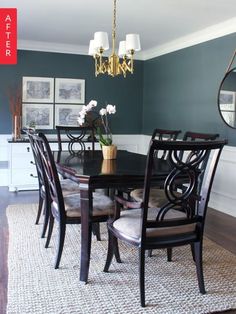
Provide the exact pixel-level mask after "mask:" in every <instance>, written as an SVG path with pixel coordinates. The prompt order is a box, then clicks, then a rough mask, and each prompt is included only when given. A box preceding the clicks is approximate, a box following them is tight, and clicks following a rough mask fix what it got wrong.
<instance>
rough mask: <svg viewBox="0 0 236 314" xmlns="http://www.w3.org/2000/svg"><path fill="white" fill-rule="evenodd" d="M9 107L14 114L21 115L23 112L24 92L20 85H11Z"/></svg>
mask: <svg viewBox="0 0 236 314" xmlns="http://www.w3.org/2000/svg"><path fill="white" fill-rule="evenodd" d="M7 96H8V99H9V108H10V112H11V114H12V116H21V112H22V92H21V88H19V87H9V88H8V90H7Z"/></svg>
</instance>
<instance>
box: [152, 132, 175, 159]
mask: <svg viewBox="0 0 236 314" xmlns="http://www.w3.org/2000/svg"><path fill="white" fill-rule="evenodd" d="M180 133H181V130H167V129H154V130H153V133H152V138H151V139H152V140H154V139H156V140H159V141H164V140H165V141H176V139H177V138H178V136H179V134H180ZM156 157H157V158H161V159H166V158H167V157H168V154H167V153H166V151H162V152H159V153H158V154H156Z"/></svg>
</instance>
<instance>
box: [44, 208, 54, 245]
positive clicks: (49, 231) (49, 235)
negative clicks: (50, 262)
mask: <svg viewBox="0 0 236 314" xmlns="http://www.w3.org/2000/svg"><path fill="white" fill-rule="evenodd" d="M53 226H54V217H53V215H52V214H50V217H49V225H48V235H47V240H46V243H45V248H46V249H47V248H48V247H49V243H50V240H51V236H52V230H53Z"/></svg>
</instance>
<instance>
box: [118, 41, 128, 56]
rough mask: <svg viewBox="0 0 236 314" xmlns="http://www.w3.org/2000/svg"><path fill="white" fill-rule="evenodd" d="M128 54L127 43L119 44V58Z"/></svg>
mask: <svg viewBox="0 0 236 314" xmlns="http://www.w3.org/2000/svg"><path fill="white" fill-rule="evenodd" d="M126 54H127V51H126V41H125V40H122V41H120V43H119V50H118V56H119V57H124V56H125V55H126Z"/></svg>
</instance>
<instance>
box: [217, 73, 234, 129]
mask: <svg viewBox="0 0 236 314" xmlns="http://www.w3.org/2000/svg"><path fill="white" fill-rule="evenodd" d="M235 101H236V68H233V69H232V70H231V71H229V72H227V73H226V74H225V77H224V78H223V81H222V82H221V84H220V88H219V93H218V106H219V111H220V114H221V117H222V119H223V120H224V122H225V123H226V124H228V126H230V127H231V128H236V102H235Z"/></svg>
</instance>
